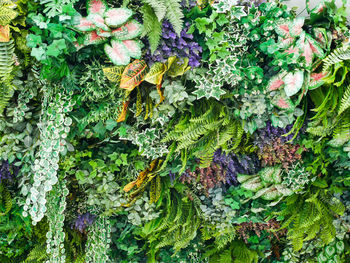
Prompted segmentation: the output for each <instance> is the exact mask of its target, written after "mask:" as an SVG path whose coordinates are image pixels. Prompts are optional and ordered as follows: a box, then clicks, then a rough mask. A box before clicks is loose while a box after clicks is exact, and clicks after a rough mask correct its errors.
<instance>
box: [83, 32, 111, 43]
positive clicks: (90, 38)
mask: <svg viewBox="0 0 350 263" xmlns="http://www.w3.org/2000/svg"><path fill="white" fill-rule="evenodd" d="M106 41H107V38H105V37H101V36H99V35H97V32H96V31H91V32H88V33H87V34H85V40H84V45H86V46H87V45H92V44H95V45H97V44H101V43H104V42H106Z"/></svg>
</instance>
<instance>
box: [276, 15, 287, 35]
mask: <svg viewBox="0 0 350 263" xmlns="http://www.w3.org/2000/svg"><path fill="white" fill-rule="evenodd" d="M289 23H290V22H289V21H288V20H286V19H282V20H279V21H277V22H276V24H275V30H276V32H277V34H279V35H280V36H281V37H283V38H289V37H290V33H289Z"/></svg>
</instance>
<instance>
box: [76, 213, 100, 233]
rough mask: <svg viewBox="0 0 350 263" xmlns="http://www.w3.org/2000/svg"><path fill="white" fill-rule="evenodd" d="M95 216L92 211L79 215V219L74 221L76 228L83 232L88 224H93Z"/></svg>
mask: <svg viewBox="0 0 350 263" xmlns="http://www.w3.org/2000/svg"><path fill="white" fill-rule="evenodd" d="M95 218H96V216H95V215H93V214H90V213H85V214H82V215H78V217H77V219H76V220H75V222H74V228H75V229H77V230H79V231H80V232H81V233H83V232H84V231H85V229H86V228H87V227H88V226H91V225H92V223H93V222H94V220H95Z"/></svg>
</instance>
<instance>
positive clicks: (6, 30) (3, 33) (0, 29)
mask: <svg viewBox="0 0 350 263" xmlns="http://www.w3.org/2000/svg"><path fill="white" fill-rule="evenodd" d="M9 41H10V27H9V25H6V26H0V42H9Z"/></svg>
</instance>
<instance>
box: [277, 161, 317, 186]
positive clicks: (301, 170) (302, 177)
mask: <svg viewBox="0 0 350 263" xmlns="http://www.w3.org/2000/svg"><path fill="white" fill-rule="evenodd" d="M315 180H316V177H311V175H310V174H309V173H308V172H306V171H305V167H304V166H302V165H301V164H300V163H297V164H295V165H293V166H292V167H291V168H290V169H289V170H288V171H287V172H286V175H285V176H283V184H285V185H286V186H287V187H288V188H290V189H291V190H292V191H293V192H294V193H303V191H302V190H303V189H304V188H305V187H306V186H307V185H308V184H310V183H312V182H314V181H315Z"/></svg>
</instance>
